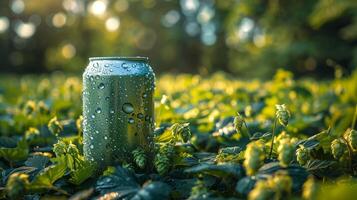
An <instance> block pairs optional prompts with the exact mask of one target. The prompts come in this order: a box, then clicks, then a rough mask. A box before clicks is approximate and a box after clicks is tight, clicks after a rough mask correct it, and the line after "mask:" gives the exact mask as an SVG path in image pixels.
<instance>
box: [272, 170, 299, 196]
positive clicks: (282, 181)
mask: <svg viewBox="0 0 357 200" xmlns="http://www.w3.org/2000/svg"><path fill="white" fill-rule="evenodd" d="M268 182H269V184H270V186H271V187H272V188H274V190H275V191H276V192H277V193H278V194H282V193H287V194H290V192H291V188H292V185H293V182H292V180H291V177H290V176H288V175H287V173H280V172H278V173H276V175H275V176H274V177H273V178H271V179H269V180H268Z"/></svg>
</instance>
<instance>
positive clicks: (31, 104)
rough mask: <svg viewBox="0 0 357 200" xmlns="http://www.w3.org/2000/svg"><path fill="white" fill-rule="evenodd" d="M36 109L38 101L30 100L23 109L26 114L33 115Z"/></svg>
mask: <svg viewBox="0 0 357 200" xmlns="http://www.w3.org/2000/svg"><path fill="white" fill-rule="evenodd" d="M35 110H36V102H34V101H32V100H29V101H27V102H26V103H25V106H24V109H23V111H24V114H25V115H26V116H29V115H32V114H33V113H34V112H35Z"/></svg>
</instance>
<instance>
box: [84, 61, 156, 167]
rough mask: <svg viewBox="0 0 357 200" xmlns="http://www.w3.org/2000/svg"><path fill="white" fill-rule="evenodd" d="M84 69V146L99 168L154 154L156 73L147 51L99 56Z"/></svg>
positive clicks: (89, 157)
mask: <svg viewBox="0 0 357 200" xmlns="http://www.w3.org/2000/svg"><path fill="white" fill-rule="evenodd" d="M89 60H90V62H89V65H88V66H87V68H86V69H85V72H84V74H83V119H84V120H83V146H84V147H83V151H84V155H85V157H86V159H88V160H89V161H92V162H93V163H94V164H95V165H96V166H97V167H98V169H103V168H104V167H105V166H108V165H112V164H116V163H117V162H119V163H120V162H130V157H131V153H132V151H133V150H134V149H136V148H142V149H144V151H145V152H146V153H147V154H148V155H149V154H150V152H151V150H152V148H153V147H152V145H153V143H152V134H153V129H154V101H153V93H154V89H155V74H154V72H153V70H152V68H151V67H150V65H149V64H148V58H145V57H94V58H89Z"/></svg>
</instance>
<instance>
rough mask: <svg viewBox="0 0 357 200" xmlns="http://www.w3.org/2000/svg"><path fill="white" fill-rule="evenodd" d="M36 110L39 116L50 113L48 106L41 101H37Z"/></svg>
mask: <svg viewBox="0 0 357 200" xmlns="http://www.w3.org/2000/svg"><path fill="white" fill-rule="evenodd" d="M37 109H38V112H39V113H41V114H48V113H50V109H49V108H48V106H47V105H46V104H45V102H43V101H39V102H38V103H37Z"/></svg>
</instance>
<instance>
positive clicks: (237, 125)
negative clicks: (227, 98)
mask: <svg viewBox="0 0 357 200" xmlns="http://www.w3.org/2000/svg"><path fill="white" fill-rule="evenodd" d="M243 123H244V118H243V117H242V115H240V114H239V113H237V116H235V117H234V120H233V124H234V129H235V130H236V131H237V132H240V131H241V130H242V127H243Z"/></svg>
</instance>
